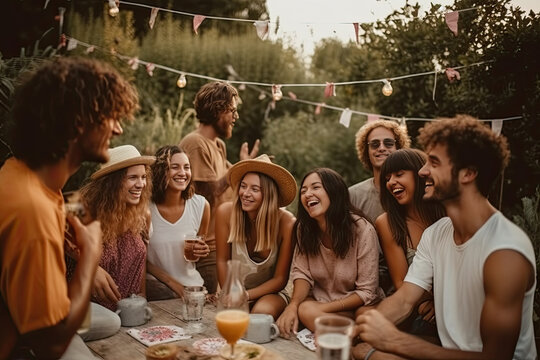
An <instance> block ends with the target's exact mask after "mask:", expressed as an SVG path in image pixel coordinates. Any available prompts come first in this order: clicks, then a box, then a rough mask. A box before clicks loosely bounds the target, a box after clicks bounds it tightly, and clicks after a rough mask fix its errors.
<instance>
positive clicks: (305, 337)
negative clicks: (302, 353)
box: [296, 328, 316, 351]
mask: <svg viewBox="0 0 540 360" xmlns="http://www.w3.org/2000/svg"><path fill="white" fill-rule="evenodd" d="M296 337H297V338H298V340H300V342H301V343H302V345H304V346H305V347H307V348H308V349H309V350H311V351H315V349H316V346H315V335H314V334H313V333H312V332H311V331H309V329H307V328H306V329H304V330H301V331H299V332H298V333H297V334H296Z"/></svg>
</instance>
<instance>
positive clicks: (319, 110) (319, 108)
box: [315, 103, 326, 115]
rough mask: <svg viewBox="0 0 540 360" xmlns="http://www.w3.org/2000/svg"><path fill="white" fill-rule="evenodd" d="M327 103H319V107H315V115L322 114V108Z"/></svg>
mask: <svg viewBox="0 0 540 360" xmlns="http://www.w3.org/2000/svg"><path fill="white" fill-rule="evenodd" d="M324 105H326V104H325V103H319V104H317V107H316V108H315V115H320V113H321V111H322V108H323V107H324Z"/></svg>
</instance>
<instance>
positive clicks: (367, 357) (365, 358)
mask: <svg viewBox="0 0 540 360" xmlns="http://www.w3.org/2000/svg"><path fill="white" fill-rule="evenodd" d="M375 351H377V349H375V348H371V349H369V351H368V352H367V353H366V356H364V360H369V358H370V357H371V355H373V353H374V352H375Z"/></svg>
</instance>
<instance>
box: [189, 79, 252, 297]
mask: <svg viewBox="0 0 540 360" xmlns="http://www.w3.org/2000/svg"><path fill="white" fill-rule="evenodd" d="M238 99H239V96H238V92H237V91H236V89H235V88H234V87H233V86H231V85H229V84H227V83H225V82H221V81H215V82H211V83H208V84H205V85H203V86H202V87H201V89H200V90H199V91H198V92H197V94H196V95H195V101H194V102H193V104H194V107H195V111H196V112H197V118H198V119H199V127H198V128H197V129H196V130H195V131H193V132H191V133H189V134H188V135H186V136H185V137H184V138H183V139H182V140H181V141H180V145H179V146H180V148H181V149H183V150H184V151H185V152H186V153H187V154H188V157H189V159H190V161H191V164H192V165H193V167H192V173H191V176H192V179H193V181H194V182H195V192H196V193H198V194H200V195H202V196H204V197H205V198H206V199H207V200H208V202H209V203H210V207H211V218H210V226H209V228H208V234H207V235H206V243H207V244H208V246H209V247H210V254H209V255H208V256H207V257H206V258H203V259H200V260H199V261H198V262H197V270H198V271H199V273H200V274H201V276H202V277H203V279H204V283H205V286H206V288H207V290H208V292H209V293H210V294H213V293H215V292H216V289H217V276H216V243H215V241H216V240H215V232H214V228H215V220H214V211H215V209H216V208H217V207H218V206H219V205H220V204H221V203H223V202H225V201H228V200H230V199H231V198H232V190H231V189H230V187H229V183H228V182H227V171H228V169H229V168H230V167H231V166H232V164H231V163H230V162H228V161H227V148H226V146H225V142H224V141H223V139H229V138H231V136H232V130H233V127H234V124H235V122H236V120H238V118H239V116H238V108H237V106H238ZM258 152H259V140H256V141H255V143H254V144H253V148H252V150H251V152H250V151H249V148H248V143H247V142H245V143H243V144H242V147H241V148H240V160H246V159H253V158H254V157H256V156H257V153H258Z"/></svg>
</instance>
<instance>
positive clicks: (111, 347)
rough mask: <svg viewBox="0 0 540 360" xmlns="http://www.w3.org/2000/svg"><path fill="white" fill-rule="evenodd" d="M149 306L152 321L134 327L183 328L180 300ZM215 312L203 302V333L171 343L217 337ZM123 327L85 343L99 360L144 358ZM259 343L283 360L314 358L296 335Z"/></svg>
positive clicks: (181, 343)
mask: <svg viewBox="0 0 540 360" xmlns="http://www.w3.org/2000/svg"><path fill="white" fill-rule="evenodd" d="M149 306H150V308H151V309H152V312H153V317H152V320H150V321H149V322H148V323H146V324H144V325H141V326H138V327H136V328H145V327H148V326H155V325H176V326H180V327H183V328H186V326H187V323H186V322H184V321H183V320H182V314H181V307H180V300H178V299H173V300H161V301H152V302H150V303H149ZM215 314H216V307H215V306H214V305H208V304H207V305H205V307H204V315H203V321H202V322H203V325H204V330H203V332H202V333H200V334H194V335H193V336H192V338H191V339H187V340H180V341H176V342H174V343H173V344H177V345H182V346H189V345H191V344H192V343H193V342H195V341H196V340H199V339H203V338H213V337H220V335H219V333H218V331H217V329H216V324H215V321H214V316H215ZM127 329H129V328H125V327H122V328H120V331H119V332H118V333H116V335H114V336H111V337H109V338H106V339H101V340H96V341H90V342H87V343H86V344H87V345H88V347H89V348H90V349H91V350H92V351H93V353H94V355H96V356H97V357H98V358H99V359H111V360H112V359H114V360H124V359H126V360H137V359H140V360H144V359H145V355H144V353H145V351H146V346H145V345H143V344H141V343H140V342H139V341H137V340H135V339H134V338H133V337H131V336H130V335H128V334H127V333H126V330H127ZM262 345H263V346H264V347H265V348H267V349H269V350H270V351H271V352H273V353H276V354H279V355H280V356H281V357H283V358H284V359H286V360H311V359H316V358H317V357H316V355H315V353H314V352H312V351H310V350H308V349H306V348H305V347H304V346H303V345H302V344H301V343H300V342H299V341H298V339H296V338H293V339H290V340H287V339H283V338H280V337H278V338H277V339H275V340H273V341H271V342H269V343H266V344H262Z"/></svg>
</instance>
